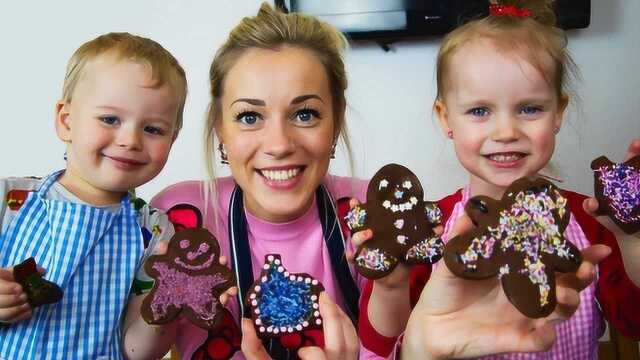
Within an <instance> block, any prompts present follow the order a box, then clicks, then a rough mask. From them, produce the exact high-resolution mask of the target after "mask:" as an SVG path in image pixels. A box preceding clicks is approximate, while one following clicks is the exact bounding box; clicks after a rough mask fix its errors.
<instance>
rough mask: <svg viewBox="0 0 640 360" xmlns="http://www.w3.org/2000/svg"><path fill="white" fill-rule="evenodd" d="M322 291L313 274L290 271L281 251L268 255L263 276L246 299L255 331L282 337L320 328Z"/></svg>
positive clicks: (261, 336) (264, 334) (265, 336)
mask: <svg viewBox="0 0 640 360" xmlns="http://www.w3.org/2000/svg"><path fill="white" fill-rule="evenodd" d="M322 291H324V287H323V286H322V284H321V283H320V282H319V281H318V280H316V279H314V278H313V277H311V276H310V275H308V274H305V273H299V274H294V273H290V272H289V271H287V269H285V267H284V265H283V264H282V260H281V258H280V255H278V254H268V255H266V256H265V263H264V265H263V267H262V272H261V273H260V277H259V278H258V279H257V280H256V281H255V282H254V283H253V285H252V286H251V288H250V289H249V292H247V295H246V299H245V302H246V303H247V306H249V308H250V311H251V319H252V322H253V325H254V327H255V329H256V334H258V336H259V337H260V338H261V339H266V338H276V337H277V338H280V337H284V336H288V335H290V334H296V333H302V332H305V331H307V330H312V329H321V328H322V317H321V316H320V304H319V299H320V293H321V292H322Z"/></svg>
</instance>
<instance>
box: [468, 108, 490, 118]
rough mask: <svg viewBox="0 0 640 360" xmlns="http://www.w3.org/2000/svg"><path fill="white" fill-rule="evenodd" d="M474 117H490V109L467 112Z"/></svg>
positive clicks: (475, 109) (474, 109)
mask: <svg viewBox="0 0 640 360" xmlns="http://www.w3.org/2000/svg"><path fill="white" fill-rule="evenodd" d="M467 113H468V114H469V115H472V116H487V115H489V109H487V108H484V107H478V108H473V109H471V110H469V111H468V112H467Z"/></svg>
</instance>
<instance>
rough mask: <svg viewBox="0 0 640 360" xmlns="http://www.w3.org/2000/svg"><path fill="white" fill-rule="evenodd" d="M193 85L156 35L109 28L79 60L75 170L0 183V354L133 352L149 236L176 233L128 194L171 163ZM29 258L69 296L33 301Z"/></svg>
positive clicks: (72, 145)
mask: <svg viewBox="0 0 640 360" xmlns="http://www.w3.org/2000/svg"><path fill="white" fill-rule="evenodd" d="M186 91H187V89H186V78H185V73H184V70H183V69H182V67H181V66H180V65H179V64H178V62H177V61H176V59H175V58H174V57H173V56H172V55H171V54H170V53H169V52H168V51H167V50H165V49H164V48H162V46H160V45H159V44H158V43H156V42H155V41H152V40H150V39H146V38H142V37H138V36H134V35H131V34H127V33H110V34H106V35H103V36H100V37H98V38H96V39H94V40H92V41H89V42H87V43H85V44H84V45H82V46H81V47H80V48H79V49H78V50H76V52H75V53H74V55H73V56H72V57H71V60H70V61H69V64H68V67H67V74H66V76H65V82H64V87H63V96H62V100H60V101H59V102H58V103H57V104H56V118H55V126H56V132H57V135H58V137H59V138H60V140H62V141H63V142H64V143H65V144H66V153H65V157H66V159H67V163H66V168H65V169H64V170H62V171H57V172H54V173H52V174H50V175H48V176H46V177H45V178H43V179H38V178H8V179H3V180H1V181H0V196H2V203H1V207H0V321H2V323H3V326H1V327H0V358H3V359H16V358H21V359H43V358H51V359H71V358H73V359H98V358H105V359H106V358H109V359H118V358H121V357H122V351H121V346H120V344H121V339H120V322H121V319H122V316H123V310H124V307H125V305H126V303H127V302H126V301H127V298H128V296H129V293H130V290H131V286H132V283H133V280H134V274H135V272H136V270H137V269H138V267H139V266H140V264H141V259H142V257H143V253H144V251H145V245H146V244H145V243H148V242H149V241H151V242H154V243H155V242H157V241H158V240H160V239H165V240H166V239H169V238H170V237H171V235H172V234H173V227H172V226H171V224H170V223H169V221H168V219H167V218H166V216H164V215H162V214H161V213H160V212H157V211H156V210H153V209H151V208H149V207H148V206H146V205H143V204H142V203H141V200H136V201H135V202H134V201H133V199H131V198H130V196H129V195H128V191H129V190H131V189H135V188H136V187H137V186H139V185H142V184H144V183H146V182H147V181H149V180H151V179H153V178H154V177H155V176H156V175H157V174H158V173H159V172H160V170H162V168H163V167H164V164H165V162H166V160H167V157H168V155H169V150H170V149H171V145H172V144H173V141H174V140H175V138H176V136H177V134H178V131H179V129H180V127H181V124H182V109H183V107H184V102H185V97H186ZM61 156H62V154H61ZM29 257H34V258H35V261H36V263H37V264H38V265H40V266H42V267H43V268H44V269H46V272H45V275H44V276H45V278H46V280H48V281H52V282H54V283H56V284H57V285H58V286H59V287H60V288H61V289H62V291H63V296H62V299H61V300H60V301H59V302H57V303H54V304H50V305H45V306H41V307H38V308H35V309H33V308H31V306H30V305H29V303H28V302H27V296H26V293H25V291H24V290H23V289H22V287H21V286H20V285H19V284H18V283H16V282H15V281H14V277H13V271H12V267H13V266H14V265H16V264H18V263H20V262H22V261H23V260H25V259H27V258H29Z"/></svg>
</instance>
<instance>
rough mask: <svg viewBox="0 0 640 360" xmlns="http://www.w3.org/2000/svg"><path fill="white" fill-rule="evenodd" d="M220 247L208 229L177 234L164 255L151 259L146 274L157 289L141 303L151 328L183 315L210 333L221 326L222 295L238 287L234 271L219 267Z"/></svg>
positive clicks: (146, 266) (196, 229) (190, 230)
mask: <svg viewBox="0 0 640 360" xmlns="http://www.w3.org/2000/svg"><path fill="white" fill-rule="evenodd" d="M219 255H220V247H219V245H218V241H217V240H216V238H215V237H214V236H213V235H212V234H211V233H210V232H209V231H208V230H206V229H203V228H195V229H185V230H182V231H179V232H177V233H176V234H175V235H174V236H173V237H172V238H171V240H170V242H169V250H168V251H167V253H166V254H164V255H154V256H151V257H149V259H148V260H147V262H146V263H145V270H146V271H147V273H148V274H149V276H151V277H152V278H153V279H154V280H155V283H154V286H153V289H152V290H151V292H150V293H149V294H148V295H147V297H146V298H145V299H144V301H143V303H142V308H141V313H142V317H143V318H144V319H145V321H146V322H148V323H149V324H165V323H168V322H170V321H172V320H174V319H175V318H176V317H177V316H178V315H179V314H180V313H182V315H184V316H186V317H187V318H188V319H189V320H190V321H191V322H192V323H193V324H195V325H197V326H199V327H201V328H203V329H207V330H211V329H215V328H216V327H217V326H218V324H219V323H220V322H221V320H222V317H223V314H224V311H223V310H224V308H223V307H222V305H221V304H220V302H219V300H218V299H219V298H220V295H221V294H222V293H223V292H224V291H226V290H227V289H229V288H230V287H231V286H234V285H235V280H234V277H233V274H232V273H231V270H229V269H228V268H227V267H225V266H222V265H220V264H219Z"/></svg>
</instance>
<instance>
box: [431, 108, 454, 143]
mask: <svg viewBox="0 0 640 360" xmlns="http://www.w3.org/2000/svg"><path fill="white" fill-rule="evenodd" d="M433 111H435V113H436V115H437V116H438V122H439V123H440V128H441V129H442V133H443V134H444V136H446V137H448V136H449V134H450V131H451V126H449V113H448V111H447V105H445V103H444V101H442V100H440V99H438V100H436V102H435V103H434V104H433Z"/></svg>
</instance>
